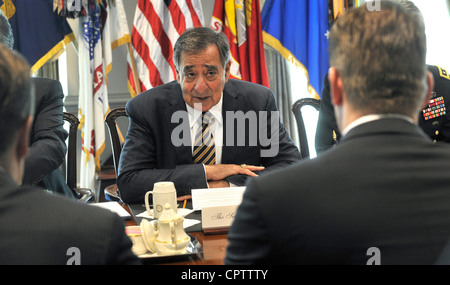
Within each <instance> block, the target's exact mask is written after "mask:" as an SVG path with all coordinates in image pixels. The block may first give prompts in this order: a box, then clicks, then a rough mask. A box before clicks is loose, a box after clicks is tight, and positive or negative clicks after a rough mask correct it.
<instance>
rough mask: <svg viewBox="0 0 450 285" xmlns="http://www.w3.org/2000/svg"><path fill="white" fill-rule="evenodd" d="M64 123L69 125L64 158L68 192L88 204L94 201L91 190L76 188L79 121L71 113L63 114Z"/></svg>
mask: <svg viewBox="0 0 450 285" xmlns="http://www.w3.org/2000/svg"><path fill="white" fill-rule="evenodd" d="M63 119H64V121H66V122H68V123H69V137H68V143H67V158H66V171H65V174H66V183H67V186H69V188H70V190H72V192H73V193H74V194H75V197H78V198H79V199H80V200H81V201H82V202H89V201H91V200H93V199H95V193H94V191H93V190H91V189H87V188H78V187H77V136H78V125H79V124H80V121H79V120H78V118H77V116H75V115H74V114H72V113H69V112H64V114H63Z"/></svg>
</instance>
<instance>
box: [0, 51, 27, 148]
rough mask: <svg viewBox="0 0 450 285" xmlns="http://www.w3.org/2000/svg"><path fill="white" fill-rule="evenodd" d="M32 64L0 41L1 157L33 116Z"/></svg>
mask: <svg viewBox="0 0 450 285" xmlns="http://www.w3.org/2000/svg"><path fill="white" fill-rule="evenodd" d="M31 89H32V88H31V79H30V67H29V65H28V63H27V61H26V60H25V58H24V57H23V56H21V55H20V54H19V53H17V52H15V51H13V50H11V49H10V48H9V47H7V46H5V45H2V44H0V156H1V155H3V154H4V153H5V152H7V151H8V150H9V149H10V147H11V146H12V145H11V144H12V143H13V141H14V139H15V137H16V136H17V133H18V131H19V129H20V127H21V126H22V125H23V124H24V123H25V122H26V120H27V118H28V117H29V116H30V115H32V110H33V101H34V100H33V98H32V96H33V94H32V90H31Z"/></svg>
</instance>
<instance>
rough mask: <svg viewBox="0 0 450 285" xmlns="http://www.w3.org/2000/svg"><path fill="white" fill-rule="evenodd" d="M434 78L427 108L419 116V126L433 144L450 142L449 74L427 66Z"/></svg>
mask: <svg viewBox="0 0 450 285" xmlns="http://www.w3.org/2000/svg"><path fill="white" fill-rule="evenodd" d="M428 69H429V71H430V72H431V73H433V76H434V90H433V93H432V95H431V99H430V101H429V102H428V106H426V107H425V109H423V110H422V114H420V115H419V126H420V127H421V128H422V129H423V130H424V131H425V133H426V134H427V135H428V136H430V137H431V138H432V139H433V140H434V141H435V142H436V141H444V142H450V110H448V111H447V106H450V74H449V73H448V72H447V71H446V70H445V69H443V68H441V67H438V66H430V65H429V66H428Z"/></svg>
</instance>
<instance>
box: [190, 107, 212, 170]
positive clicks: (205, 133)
mask: <svg viewBox="0 0 450 285" xmlns="http://www.w3.org/2000/svg"><path fill="white" fill-rule="evenodd" d="M211 117H212V115H211V113H210V112H203V113H202V127H201V128H199V129H198V130H197V134H196V135H195V142H194V152H193V154H192V158H193V160H194V163H203V164H215V163H216V147H215V146H214V136H213V134H212V133H211V129H210V127H209V124H210V123H211Z"/></svg>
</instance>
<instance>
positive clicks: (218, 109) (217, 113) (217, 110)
mask: <svg viewBox="0 0 450 285" xmlns="http://www.w3.org/2000/svg"><path fill="white" fill-rule="evenodd" d="M222 102H223V94H222V96H220V100H219V102H217V104H216V105H214V106H212V107H211V109H209V112H210V113H211V114H212V116H213V118H214V119H215V120H216V121H217V122H218V123H219V124H220V125H222V120H223V118H222ZM186 109H187V111H188V114H189V122H190V128H192V127H193V126H194V124H195V123H197V122H200V119H199V118H200V116H201V115H202V112H200V111H199V110H196V109H194V108H192V107H191V106H189V105H188V104H186Z"/></svg>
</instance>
